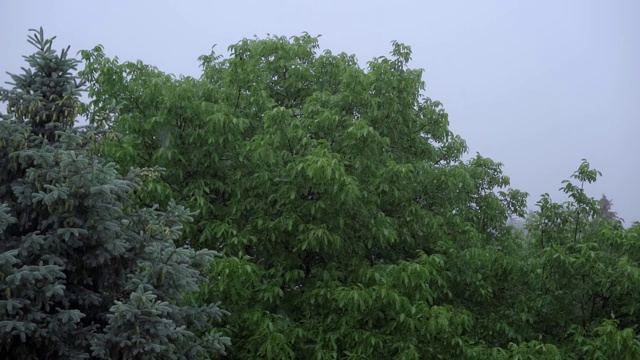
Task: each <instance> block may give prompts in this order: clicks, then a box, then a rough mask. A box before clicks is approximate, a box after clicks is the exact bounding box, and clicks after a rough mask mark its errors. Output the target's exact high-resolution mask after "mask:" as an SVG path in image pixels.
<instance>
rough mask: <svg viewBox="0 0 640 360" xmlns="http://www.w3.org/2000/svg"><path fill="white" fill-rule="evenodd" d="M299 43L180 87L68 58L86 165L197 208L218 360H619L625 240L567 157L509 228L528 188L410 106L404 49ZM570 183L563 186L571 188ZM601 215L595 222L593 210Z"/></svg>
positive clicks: (632, 240)
mask: <svg viewBox="0 0 640 360" xmlns="http://www.w3.org/2000/svg"><path fill="white" fill-rule="evenodd" d="M318 48H319V47H318V39H317V38H314V37H311V36H309V35H306V34H305V35H303V36H300V37H292V38H284V37H275V36H269V37H267V38H265V39H251V40H248V39H244V40H242V41H240V42H239V43H237V44H235V45H232V46H231V47H229V50H230V53H231V54H230V56H228V57H223V56H220V55H217V54H216V53H214V52H212V53H211V54H210V55H206V56H202V57H201V58H200V61H201V64H202V69H203V73H202V76H201V77H200V78H198V79H196V78H191V77H175V76H172V75H168V74H165V73H163V72H162V71H160V70H159V69H157V68H155V67H153V66H150V65H147V64H144V63H143V62H141V61H138V62H123V63H121V62H120V61H119V60H118V58H109V57H107V55H106V54H105V52H104V49H103V48H102V47H101V46H97V47H95V48H94V49H92V50H88V51H83V52H82V57H83V59H84V60H85V71H84V73H83V75H84V78H85V79H86V80H87V81H88V82H89V84H90V97H91V99H92V100H91V103H90V104H89V106H87V108H86V114H87V116H88V117H89V119H90V121H92V122H93V123H95V124H97V125H99V126H102V127H104V128H105V129H106V131H107V132H108V136H106V138H105V139H104V141H101V142H100V143H99V144H98V145H97V148H96V149H97V151H99V152H100V153H101V154H103V155H104V156H105V157H107V158H109V159H111V160H114V161H116V162H117V163H118V164H120V165H121V168H120V169H122V170H123V171H124V169H127V168H129V167H153V166H161V167H163V168H166V172H164V173H162V174H159V175H158V176H156V177H155V178H153V179H151V180H150V181H148V182H146V183H145V184H144V187H143V189H141V190H140V191H139V192H137V193H136V195H137V198H136V200H137V201H138V202H139V203H141V204H154V203H160V204H167V203H169V202H170V201H171V199H175V200H176V201H177V202H178V203H181V204H184V205H186V206H188V207H189V208H191V209H194V210H197V211H198V213H197V215H194V218H195V221H194V222H193V223H190V224H187V225H186V227H185V235H186V237H185V238H191V239H196V240H197V241H195V243H194V244H192V245H194V246H197V247H209V248H215V249H217V250H219V251H221V252H224V253H225V254H226V256H225V257H224V258H222V259H220V260H217V261H216V262H214V263H213V266H212V269H211V271H210V272H209V282H208V283H207V284H205V285H203V286H202V287H201V291H200V293H199V296H198V300H199V301H201V302H203V303H209V302H211V301H218V300H222V301H223V302H224V304H225V305H226V306H227V307H228V309H229V310H231V313H232V315H231V316H230V318H229V326H228V327H225V328H217V330H219V331H221V332H223V333H225V334H226V335H228V336H230V337H231V338H232V339H233V341H234V344H233V346H232V347H230V349H229V354H228V355H227V358H242V359H244V358H264V359H292V358H305V359H306V358H309V359H333V358H351V359H358V358H360V359H372V358H375V359H377V358H381V359H386V358H394V359H395V358H398V359H416V358H442V359H465V358H466V359H571V358H575V359H581V358H636V357H637V352H638V337H637V335H636V328H635V326H636V324H637V323H638V320H639V319H638V305H637V304H639V303H640V302H639V300H640V299H638V298H637V297H638V296H637V294H636V292H635V291H634V290H633V289H635V288H637V286H638V285H640V284H639V283H638V280H640V277H639V275H640V268H639V267H638V265H637V264H638V263H639V262H640V258H639V256H640V252H639V251H638V250H639V248H638V244H640V242H639V239H638V236H639V235H640V230H639V229H640V226H639V225H636V226H634V227H632V228H631V229H624V228H623V227H622V225H621V223H620V222H619V221H600V220H601V219H602V212H601V211H600V209H602V206H603V203H602V201H601V202H600V203H598V202H597V201H595V200H594V199H592V198H590V197H588V196H587V194H586V190H585V184H587V185H588V184H589V183H591V182H594V181H595V180H596V178H597V176H599V172H597V171H596V170H594V169H591V168H590V166H589V164H588V163H587V162H586V161H584V162H583V163H582V164H581V165H580V167H579V168H578V171H576V172H575V173H574V174H573V176H572V179H571V180H567V181H565V182H564V183H563V187H562V190H563V191H564V193H565V194H566V195H567V196H568V197H569V201H567V202H565V203H562V204H558V203H555V202H553V201H552V200H551V198H550V196H549V195H548V194H545V195H543V196H542V198H541V199H540V201H539V202H538V210H537V211H536V212H534V213H533V214H530V216H529V218H528V220H527V223H526V229H525V231H518V230H516V229H514V228H512V227H510V226H506V222H507V220H508V219H509V217H510V216H512V215H513V216H519V217H522V216H524V208H525V197H526V194H525V193H523V192H520V191H517V190H510V189H509V188H508V186H509V179H508V177H506V176H505V175H504V174H503V173H502V170H501V164H500V163H497V162H494V161H492V160H491V159H487V158H484V157H482V156H480V155H477V156H475V157H473V158H471V159H470V160H468V161H463V160H462V157H463V155H464V154H465V152H466V151H467V149H466V145H465V143H464V141H463V140H462V139H461V138H460V137H458V136H455V135H454V134H453V133H451V131H450V130H449V128H448V117H447V114H446V113H445V112H444V110H443V108H442V105H441V104H440V103H439V102H437V101H434V100H431V99H430V98H426V97H424V96H423V95H422V94H423V91H424V83H423V82H422V80H421V78H422V72H421V71H420V70H415V69H410V68H409V66H408V62H409V60H410V57H411V51H410V48H409V47H408V46H405V45H402V44H400V43H395V42H394V43H393V48H392V52H391V56H390V57H389V58H387V57H380V58H376V59H373V60H372V61H370V62H368V64H367V67H366V68H362V67H360V65H359V64H358V62H357V60H356V58H355V57H354V56H350V55H346V54H332V53H331V52H330V51H324V52H319V51H318ZM574 182H577V183H575V184H574ZM599 204H600V209H599Z"/></svg>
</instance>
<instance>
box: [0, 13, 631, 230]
mask: <svg viewBox="0 0 640 360" xmlns="http://www.w3.org/2000/svg"><path fill="white" fill-rule="evenodd" d="M639 15H640V1H637V0H612V1H604V0H601V1H586V0H585V1H580V0H565V1H550V0H544V1H536V2H533V1H529V2H525V1H510V0H503V1H473V0H469V1H438V2H436V1H418V0H414V1H401V0H394V1H391V0H387V1H375V0H362V1H356V0H352V1H348V0H344V1H337V0H336V1H330V0H318V1H303V0H297V1H295V0H287V1H285V0H281V1H275V0H274V1H259V0H253V1H240V0H238V1H233V2H232V1H224V2H223V1H188V0H183V1H149V0H146V1H142V0H140V1H124V0H116V1H108V2H106V1H103V2H99V1H79V0H78V1H70V0H66V1H55V2H54V1H50V2H49V1H36V0H0V49H1V50H0V72H1V74H0V83H1V85H0V86H2V87H8V86H9V85H6V84H5V81H8V80H9V76H8V75H6V73H5V72H6V71H9V72H12V73H20V72H21V70H20V67H23V66H25V62H24V59H23V58H22V55H28V54H31V53H33V51H34V48H33V47H32V46H31V45H30V44H28V43H27V36H28V34H29V33H28V29H30V28H38V27H40V26H43V27H44V30H45V36H54V35H55V36H57V39H56V41H55V42H54V47H55V48H56V49H60V48H62V47H66V46H67V45H71V54H76V53H77V51H79V50H81V49H90V48H92V47H94V46H95V45H97V44H102V45H104V47H105V52H106V53H107V55H108V56H110V57H113V56H118V57H119V58H120V60H121V61H127V60H129V61H135V60H138V59H140V60H142V61H144V62H145V63H147V64H151V65H155V66H157V67H158V68H159V69H160V70H162V71H165V72H168V73H173V74H175V75H189V76H196V77H197V76H199V75H200V71H199V63H198V61H197V58H198V56H200V55H202V54H208V53H209V52H210V50H211V47H212V45H214V44H217V46H216V48H215V49H216V52H217V53H219V54H222V55H227V54H228V52H227V51H226V49H227V46H229V45H231V44H234V43H236V42H238V41H239V40H241V39H242V38H251V37H253V36H254V35H257V36H258V37H261V38H264V37H265V36H266V35H267V34H275V35H286V36H293V35H300V34H301V33H302V32H305V31H306V32H308V33H309V34H311V35H314V36H316V35H322V36H321V38H320V48H321V50H324V49H330V50H331V51H332V52H333V53H338V52H346V53H349V54H355V55H356V56H357V58H358V60H359V62H360V64H361V65H362V66H363V67H365V66H366V62H367V61H369V60H371V59H372V58H374V57H377V56H381V55H388V54H389V51H391V44H390V43H391V41H392V40H398V41H399V42H402V43H404V44H407V45H409V46H411V47H412V50H413V56H412V57H413V61H412V62H411V63H410V64H409V66H410V67H412V68H423V69H425V73H424V80H425V82H426V91H425V94H426V95H427V96H429V97H431V98H432V99H436V100H440V101H442V102H443V104H444V107H445V109H446V111H447V112H448V114H449V121H450V123H451V129H452V130H453V131H454V132H455V133H457V134H459V135H461V136H462V137H463V138H464V139H465V140H466V141H467V145H468V146H469V150H470V153H469V156H473V155H475V153H476V152H479V153H480V154H481V155H483V156H486V157H490V158H492V159H493V160H496V161H500V162H502V163H503V164H504V172H505V174H506V175H508V176H509V177H510V178H511V183H512V184H511V185H512V187H513V188H518V189H521V190H523V191H527V192H528V193H529V194H530V197H529V208H530V209H534V205H535V202H536V201H537V200H538V199H539V196H540V195H541V194H542V193H545V192H548V193H550V194H551V197H552V199H553V200H554V201H560V202H561V201H565V200H566V198H565V197H564V196H563V195H562V194H560V193H559V192H558V191H557V190H558V188H560V186H561V183H560V182H561V181H562V180H564V179H568V178H569V176H570V175H571V174H572V173H573V172H574V171H575V170H576V169H577V168H578V166H579V164H580V161H581V159H582V158H586V159H587V160H588V161H589V162H590V164H591V166H592V167H594V168H596V169H598V170H600V171H601V172H602V173H603V177H602V178H600V179H599V180H598V182H597V183H595V184H593V185H589V186H587V187H586V189H587V193H588V194H589V195H590V196H593V197H595V198H596V199H599V198H600V196H602V194H603V193H604V194H606V195H607V197H608V198H609V199H612V200H613V210H614V211H616V212H617V213H618V215H619V216H620V217H622V218H624V219H625V223H626V225H629V224H631V223H632V222H633V221H640V206H638V203H640V186H638V183H637V181H638V179H639V178H640V139H639V136H640V21H638V16H639ZM4 109H5V107H4V105H2V106H0V111H2V112H4Z"/></svg>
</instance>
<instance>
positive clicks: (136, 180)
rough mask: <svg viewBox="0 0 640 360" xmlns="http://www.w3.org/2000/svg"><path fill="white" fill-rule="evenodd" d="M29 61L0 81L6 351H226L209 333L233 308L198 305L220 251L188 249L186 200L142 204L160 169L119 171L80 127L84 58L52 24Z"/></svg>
mask: <svg viewBox="0 0 640 360" xmlns="http://www.w3.org/2000/svg"><path fill="white" fill-rule="evenodd" d="M32 31H33V34H32V35H31V36H29V42H30V43H31V44H32V45H34V46H35V47H36V48H37V51H36V52H35V53H34V54H33V55H30V56H26V57H25V58H26V61H27V63H28V65H29V68H26V69H24V68H23V70H24V72H23V73H22V74H20V75H13V74H11V78H12V80H13V82H12V83H10V84H12V85H13V88H12V89H9V90H7V89H0V101H3V102H5V103H6V104H7V112H8V114H6V115H3V116H2V120H0V357H1V358H5V359H93V358H96V359H198V358H209V357H210V356H212V355H214V354H216V353H224V349H225V346H227V345H228V344H229V339H227V338H225V337H222V336H220V335H219V334H216V333H212V332H210V331H209V329H211V328H212V327H213V325H212V324H213V323H214V322H219V321H221V319H222V318H223V317H224V315H225V314H226V312H225V311H224V310H222V309H220V308H219V307H218V304H212V305H209V306H206V307H197V306H194V305H193V302H192V301H190V297H189V294H190V293H192V292H194V291H196V290H197V289H198V285H199V282H200V281H201V280H202V279H203V278H202V275H201V271H203V270H206V267H207V266H208V264H209V263H210V262H211V261H212V260H213V258H214V256H216V253H214V252H212V251H208V250H201V251H195V250H193V249H190V248H188V247H178V246H176V245H175V242H176V241H177V240H178V238H179V237H180V236H181V231H182V225H181V224H182V223H183V222H185V221H190V213H189V212H188V211H187V210H186V209H185V208H183V207H181V206H178V205H175V204H173V203H172V204H170V205H169V207H168V209H166V210H165V211H160V210H159V209H158V208H157V207H154V208H141V207H139V206H136V204H135V203H134V202H132V201H131V200H130V198H131V196H132V195H134V194H135V192H136V191H137V189H138V188H139V187H140V185H141V184H142V183H143V181H144V180H145V176H153V174H154V173H155V171H156V170H155V169H142V170H137V169H133V170H131V171H130V172H129V174H128V175H127V176H125V177H122V176H120V175H118V172H117V171H116V170H117V169H116V167H115V165H114V164H112V163H106V162H105V161H104V160H103V159H101V158H100V157H99V156H96V154H95V152H94V151H92V144H93V143H94V142H95V141H99V137H100V135H99V134H100V132H99V130H98V129H96V128H94V127H91V126H86V127H78V128H74V125H75V122H76V118H77V116H78V113H79V112H80V105H81V103H80V101H79V93H80V90H81V89H82V83H81V82H80V81H79V78H78V77H77V76H76V75H74V71H75V70H76V66H77V63H78V61H77V60H75V59H72V58H69V57H68V52H69V48H66V49H64V50H62V51H61V52H60V53H58V52H56V51H55V50H53V49H52V43H53V38H52V39H45V38H44V35H43V31H42V29H40V30H39V31H36V30H32Z"/></svg>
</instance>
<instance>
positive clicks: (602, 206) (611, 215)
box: [598, 194, 618, 221]
mask: <svg viewBox="0 0 640 360" xmlns="http://www.w3.org/2000/svg"><path fill="white" fill-rule="evenodd" d="M612 207H613V202H612V201H611V200H609V199H607V196H606V195H605V194H602V197H601V198H600V200H599V201H598V209H599V210H600V213H599V215H600V217H601V218H602V219H605V220H609V221H613V220H616V219H618V214H617V213H616V212H615V211H612V210H611V208H612Z"/></svg>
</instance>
